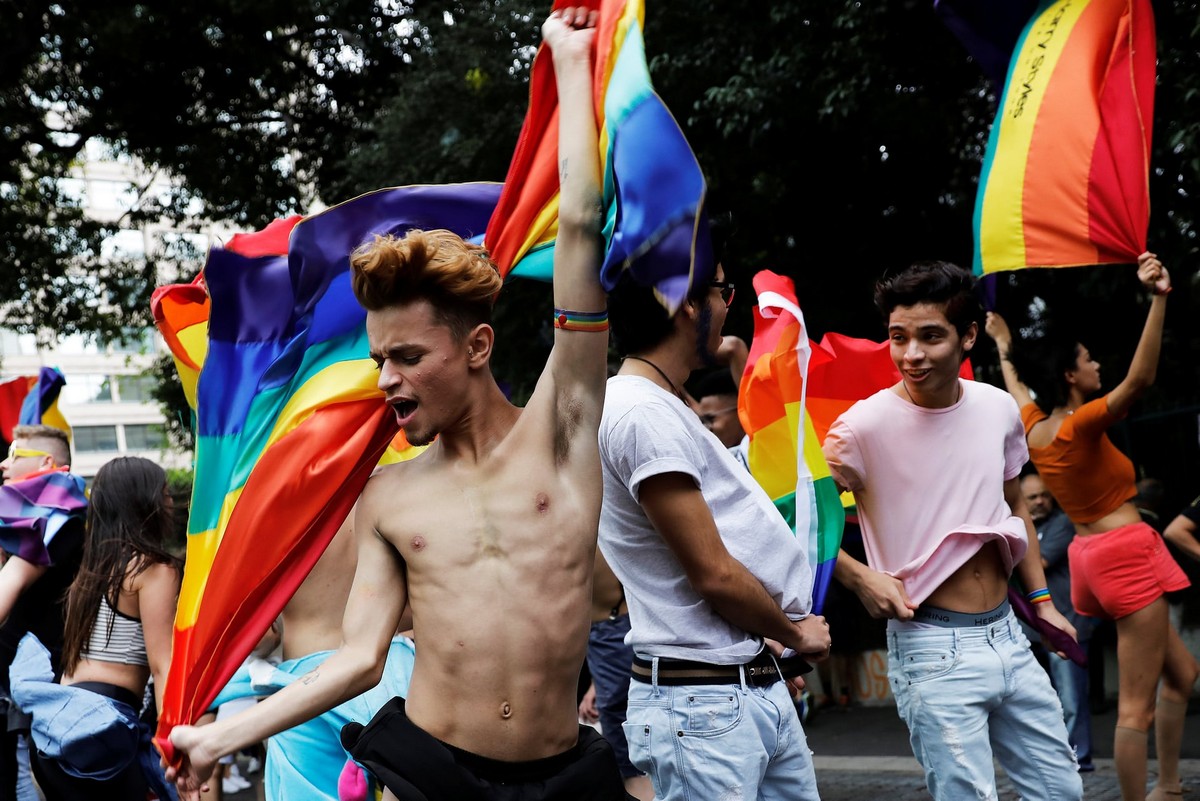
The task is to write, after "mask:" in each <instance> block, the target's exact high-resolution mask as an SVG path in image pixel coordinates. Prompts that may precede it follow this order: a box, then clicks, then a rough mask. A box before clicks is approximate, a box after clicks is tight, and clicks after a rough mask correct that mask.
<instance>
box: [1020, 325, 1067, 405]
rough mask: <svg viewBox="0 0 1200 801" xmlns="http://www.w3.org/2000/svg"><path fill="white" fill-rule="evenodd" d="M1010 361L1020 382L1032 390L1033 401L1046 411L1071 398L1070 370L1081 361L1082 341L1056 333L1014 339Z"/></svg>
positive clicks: (1064, 403)
mask: <svg viewBox="0 0 1200 801" xmlns="http://www.w3.org/2000/svg"><path fill="white" fill-rule="evenodd" d="M1008 360H1009V362H1011V363H1012V366H1013V369H1014V370H1016V371H1017V377H1018V378H1020V379H1021V383H1022V384H1024V385H1025V386H1027V387H1029V389H1030V390H1031V391H1032V392H1033V399H1034V402H1035V403H1037V405H1038V408H1039V409H1041V410H1042V411H1043V412H1045V413H1046V414H1050V413H1051V412H1053V411H1054V410H1055V409H1056V408H1058V407H1060V406H1066V405H1067V402H1068V401H1069V400H1070V399H1071V385H1070V384H1068V383H1067V373H1068V372H1069V371H1071V370H1074V369H1075V367H1076V366H1077V364H1078V362H1079V343H1078V342H1076V341H1075V340H1074V339H1070V338H1067V337H1065V336H1062V335H1060V334H1057V333H1053V332H1050V333H1047V334H1046V335H1045V336H1043V337H1040V338H1038V339H1024V340H1019V341H1018V340H1016V339H1014V340H1013V343H1012V346H1011V347H1010V348H1009V350H1008Z"/></svg>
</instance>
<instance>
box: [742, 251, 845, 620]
mask: <svg viewBox="0 0 1200 801" xmlns="http://www.w3.org/2000/svg"><path fill="white" fill-rule="evenodd" d="M754 289H755V291H756V292H757V293H758V305H757V306H756V307H755V308H754V340H753V342H752V344H751V347H750V357H749V359H748V360H747V362H746V372H745V373H744V374H743V376H742V382H741V387H740V388H739V391H738V417H740V418H741V421H742V427H743V428H745V430H746V433H747V434H748V435H749V436H750V472H751V473H752V474H753V475H754V477H755V478H756V479H757V480H758V482H759V484H761V485H762V488H763V489H764V490H766V493H767V495H769V496H770V497H771V500H773V501H774V502H775V506H776V507H777V508H778V509H779V511H780V512H781V513H782V514H783V516H784V518H786V519H787V521H788V523H789V524H790V525H791V526H792V528H793V530H794V531H795V533H796V536H797V537H800V538H802V539H804V540H805V541H806V542H807V543H808V561H809V564H810V565H812V566H813V598H812V601H813V604H812V609H813V612H814V613H817V614H819V613H820V611H821V609H822V607H823V606H824V603H825V594H826V592H827V591H828V589H829V582H830V580H831V579H832V578H833V567H834V563H835V562H836V560H837V553H838V548H839V547H840V546H841V542H842V527H843V525H844V523H845V513H844V511H843V508H842V503H841V501H840V500H839V498H838V490H837V486H836V485H835V484H834V481H833V477H832V476H831V475H830V472H829V465H828V464H826V462H825V457H824V456H823V455H822V454H821V438H820V437H818V436H817V434H816V432H815V430H814V429H813V420H812V416H811V415H810V414H808V413H807V412H806V400H807V392H808V385H809V379H808V376H809V370H810V368H811V367H813V366H815V365H816V364H817V363H821V362H824V361H825V360H826V359H827V358H828V356H827V355H826V354H824V353H823V352H821V351H814V350H813V349H812V348H811V347H810V345H809V341H808V333H807V331H806V329H805V327H804V314H803V313H802V312H801V311H800V305H799V303H798V302H797V300H796V290H795V287H794V285H793V284H792V281H791V279H790V278H785V277H783V276H781V275H776V274H775V273H772V272H770V271H768V270H763V271H762V272H760V273H758V274H757V275H755V276H754Z"/></svg>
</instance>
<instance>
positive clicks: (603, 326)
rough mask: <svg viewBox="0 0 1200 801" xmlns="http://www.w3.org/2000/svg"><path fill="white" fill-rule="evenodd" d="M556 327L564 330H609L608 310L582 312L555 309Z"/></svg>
mask: <svg viewBox="0 0 1200 801" xmlns="http://www.w3.org/2000/svg"><path fill="white" fill-rule="evenodd" d="M554 327H555V328H561V329H562V330H564V331H607V330H608V311H598V312H580V311H571V310H570V309H555V310H554Z"/></svg>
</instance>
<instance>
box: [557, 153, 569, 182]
mask: <svg viewBox="0 0 1200 801" xmlns="http://www.w3.org/2000/svg"><path fill="white" fill-rule="evenodd" d="M558 180H559V181H566V180H567V160H566V159H565V158H564V159H563V160H562V163H561V164H560V165H558Z"/></svg>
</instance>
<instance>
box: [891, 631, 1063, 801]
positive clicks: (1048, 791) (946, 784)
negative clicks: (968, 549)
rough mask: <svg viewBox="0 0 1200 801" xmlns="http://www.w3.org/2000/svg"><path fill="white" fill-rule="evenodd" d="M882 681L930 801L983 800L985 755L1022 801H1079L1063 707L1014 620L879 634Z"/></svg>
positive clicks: (987, 793)
mask: <svg viewBox="0 0 1200 801" xmlns="http://www.w3.org/2000/svg"><path fill="white" fill-rule="evenodd" d="M888 678H889V679H890V680H891V684H892V693H893V694H894V695H895V696H896V707H897V709H898V711H899V712H900V717H901V718H903V719H904V722H905V723H906V724H908V732H909V741H910V742H911V743H912V748H913V753H914V754H915V755H916V757H917V760H918V761H919V762H920V763H921V766H922V767H923V768H924V769H925V783H926V784H927V785H928V787H929V792H930V793H931V794H932V795H933V797H934V799H936V801H961V799H964V798H972V799H981V800H982V799H991V800H992V801H994V800H995V799H996V797H997V795H996V772H995V769H994V768H993V766H992V758H993V756H994V757H995V758H997V759H998V760H999V761H1000V764H1001V766H1002V767H1003V768H1004V771H1005V773H1007V774H1008V777H1009V779H1010V780H1011V781H1012V783H1013V784H1014V785H1015V786H1016V788H1017V790H1018V792H1019V793H1020V795H1021V797H1022V798H1023V799H1025V801H1038V799H1045V800H1046V801H1051V799H1053V801H1078V800H1079V799H1081V798H1082V797H1083V782H1082V781H1081V780H1080V778H1079V773H1078V772H1077V770H1076V763H1075V754H1074V752H1073V751H1072V750H1071V747H1070V745H1068V744H1067V731H1066V727H1065V726H1064V725H1063V717H1062V706H1061V705H1060V704H1059V701H1058V696H1057V695H1055V693H1054V689H1053V688H1052V687H1051V686H1050V678H1049V677H1048V676H1047V675H1046V671H1044V670H1042V668H1041V666H1040V665H1038V663H1037V660H1035V659H1034V658H1033V652H1032V651H1031V650H1030V648H1029V640H1028V639H1026V637H1025V634H1024V632H1022V631H1021V626H1020V624H1019V623H1018V622H1017V619H1016V617H1015V616H1014V615H1013V614H1012V613H1011V612H1010V613H1009V615H1008V617H1006V618H1005V619H1004V620H1000V621H998V622H996V623H992V624H990V625H987V626H973V627H962V628H928V629H908V630H898V631H889V632H888Z"/></svg>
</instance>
